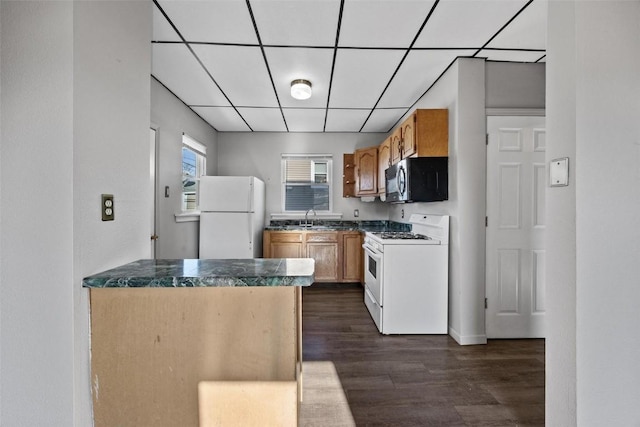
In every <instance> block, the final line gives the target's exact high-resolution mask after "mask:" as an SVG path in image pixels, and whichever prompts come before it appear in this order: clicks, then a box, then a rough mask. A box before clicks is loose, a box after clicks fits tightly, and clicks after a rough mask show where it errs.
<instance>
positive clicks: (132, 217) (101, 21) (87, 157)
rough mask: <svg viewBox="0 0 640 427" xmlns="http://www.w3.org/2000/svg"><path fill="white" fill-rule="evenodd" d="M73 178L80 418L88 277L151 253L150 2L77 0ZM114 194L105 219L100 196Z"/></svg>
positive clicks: (84, 398) (84, 407) (84, 408)
mask: <svg viewBox="0 0 640 427" xmlns="http://www.w3.org/2000/svg"><path fill="white" fill-rule="evenodd" d="M73 7H74V20H73V39H74V56H73V73H74V74H73V83H74V86H73V95H74V98H73V102H74V105H73V111H74V115H73V130H74V139H73V140H74V152H73V183H74V252H75V253H74V282H73V288H74V312H75V329H74V335H75V367H74V370H75V399H74V403H75V408H74V412H75V421H76V424H77V425H88V424H89V423H90V420H91V418H90V417H91V399H90V388H89V386H90V378H89V373H90V366H89V317H88V316H89V309H88V291H87V290H86V289H84V288H82V287H81V281H82V278H83V277H86V276H87V275H90V274H93V273H96V272H99V271H102V270H105V269H108V268H112V267H115V266H117V265H121V264H125V263H127V262H131V261H134V260H136V259H140V258H148V257H149V254H150V243H149V230H150V209H151V206H152V195H151V194H149V193H148V191H147V188H148V187H147V183H148V180H149V168H148V164H149V130H148V129H149V108H150V107H149V102H150V92H149V75H150V73H151V44H150V41H151V31H152V28H151V4H150V3H148V2H141V1H119V2H109V1H100V2H74V4H73ZM102 193H109V194H113V195H114V210H115V220H114V221H110V222H102V220H101V215H100V209H99V206H100V201H101V199H100V195H101V194H102Z"/></svg>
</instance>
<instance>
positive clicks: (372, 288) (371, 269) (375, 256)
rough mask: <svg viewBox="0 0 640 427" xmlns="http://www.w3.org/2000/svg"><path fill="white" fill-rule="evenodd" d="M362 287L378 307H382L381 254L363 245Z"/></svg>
mask: <svg viewBox="0 0 640 427" xmlns="http://www.w3.org/2000/svg"><path fill="white" fill-rule="evenodd" d="M363 248H364V285H365V287H366V289H367V290H368V291H369V293H370V294H371V296H372V297H373V298H374V299H375V301H376V302H377V303H378V305H380V306H382V305H383V304H384V303H383V301H382V256H383V254H382V252H378V251H377V250H375V249H373V248H371V247H369V246H367V245H366V244H365V245H363Z"/></svg>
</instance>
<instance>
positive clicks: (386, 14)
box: [339, 0, 434, 48]
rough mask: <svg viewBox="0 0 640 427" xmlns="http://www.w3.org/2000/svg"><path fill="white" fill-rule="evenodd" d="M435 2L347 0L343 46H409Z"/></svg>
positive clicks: (343, 21) (341, 42)
mask: <svg viewBox="0 0 640 427" xmlns="http://www.w3.org/2000/svg"><path fill="white" fill-rule="evenodd" d="M433 4H434V1H415V0H410V1H405V0H394V1H379V0H377V1H373V0H366V1H347V2H345V5H344V11H343V14H342V25H341V26H340V41H339V45H340V46H359V47H402V48H407V47H409V45H410V44H411V42H412V41H413V39H414V37H415V36H416V34H417V33H418V30H419V29H420V26H421V25H422V23H423V22H424V20H425V18H426V17H427V15H428V14H429V11H430V10H431V8H432V6H433Z"/></svg>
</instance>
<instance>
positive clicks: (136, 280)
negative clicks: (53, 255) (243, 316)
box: [82, 258, 314, 288]
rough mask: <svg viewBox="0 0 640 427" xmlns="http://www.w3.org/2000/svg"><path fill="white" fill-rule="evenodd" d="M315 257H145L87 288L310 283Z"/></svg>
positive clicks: (86, 282)
mask: <svg viewBox="0 0 640 427" xmlns="http://www.w3.org/2000/svg"><path fill="white" fill-rule="evenodd" d="M313 273H314V261H313V259H311V258H295V259H294V258H269V259H265V258H256V259H156V260H154V259H141V260H138V261H134V262H132V263H129V264H125V265H122V266H120V267H116V268H113V269H111V270H107V271H104V272H102V273H98V274H94V275H92V276H89V277H85V278H84V279H83V281H82V286H83V287H85V288H140V287H151V288H176V287H223V286H226V287H230V286H309V285H311V284H312V283H313V281H314V277H313Z"/></svg>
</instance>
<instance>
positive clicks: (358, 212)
mask: <svg viewBox="0 0 640 427" xmlns="http://www.w3.org/2000/svg"><path fill="white" fill-rule="evenodd" d="M359 216H360V211H359V210H358V209H354V210H353V217H354V218H358V217H359Z"/></svg>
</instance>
